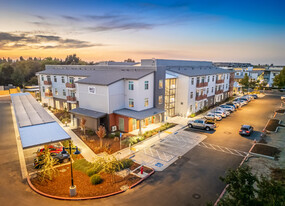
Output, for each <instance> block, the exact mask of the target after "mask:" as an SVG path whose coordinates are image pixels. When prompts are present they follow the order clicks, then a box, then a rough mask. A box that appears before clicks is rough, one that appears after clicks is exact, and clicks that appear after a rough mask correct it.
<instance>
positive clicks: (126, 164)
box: [121, 159, 134, 169]
mask: <svg viewBox="0 0 285 206" xmlns="http://www.w3.org/2000/svg"><path fill="white" fill-rule="evenodd" d="M121 162H122V165H123V166H122V169H126V168H130V167H131V166H132V164H133V163H134V161H133V160H131V159H123V160H122V161H121Z"/></svg>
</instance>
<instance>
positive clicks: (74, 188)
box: [61, 141, 80, 197]
mask: <svg viewBox="0 0 285 206" xmlns="http://www.w3.org/2000/svg"><path fill="white" fill-rule="evenodd" d="M67 149H69V155H70V171H71V172H70V173H71V186H70V187H69V194H70V196H71V197H74V196H75V195H76V186H75V185H74V184H73V169H72V161H71V150H72V149H76V151H75V152H74V153H73V154H75V155H78V154H80V151H79V150H78V147H77V146H76V147H75V148H74V147H71V141H69V147H63V149H62V152H61V154H66V153H67V151H66V150H67Z"/></svg>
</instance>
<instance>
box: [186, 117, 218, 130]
mask: <svg viewBox="0 0 285 206" xmlns="http://www.w3.org/2000/svg"><path fill="white" fill-rule="evenodd" d="M188 127H190V128H200V129H205V130H207V131H210V130H211V129H215V128H216V124H215V123H214V122H210V121H207V120H205V119H196V120H190V121H189V122H188Z"/></svg>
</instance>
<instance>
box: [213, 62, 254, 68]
mask: <svg viewBox="0 0 285 206" xmlns="http://www.w3.org/2000/svg"><path fill="white" fill-rule="evenodd" d="M214 65H215V66H216V67H219V68H222V69H234V68H247V67H253V65H252V64H251V63H238V62H215V63H214Z"/></svg>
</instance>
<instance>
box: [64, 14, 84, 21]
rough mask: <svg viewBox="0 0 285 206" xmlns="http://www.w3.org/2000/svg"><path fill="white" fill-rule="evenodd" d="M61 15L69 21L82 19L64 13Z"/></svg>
mask: <svg viewBox="0 0 285 206" xmlns="http://www.w3.org/2000/svg"><path fill="white" fill-rule="evenodd" d="M61 17H62V18H64V19H65V20H68V21H81V19H80V18H78V17H74V16H66V15H62V16H61Z"/></svg>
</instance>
